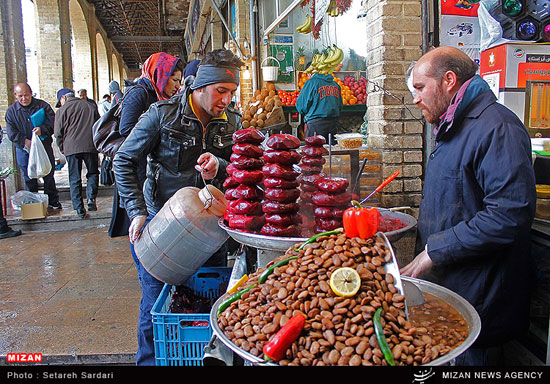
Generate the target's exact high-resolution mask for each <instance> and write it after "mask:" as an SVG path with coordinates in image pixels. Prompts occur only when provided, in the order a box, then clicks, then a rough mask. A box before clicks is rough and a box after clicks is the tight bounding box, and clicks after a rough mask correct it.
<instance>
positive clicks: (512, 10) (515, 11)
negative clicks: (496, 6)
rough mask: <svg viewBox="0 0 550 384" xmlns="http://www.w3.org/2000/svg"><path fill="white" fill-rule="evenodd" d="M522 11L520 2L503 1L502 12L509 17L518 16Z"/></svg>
mask: <svg viewBox="0 0 550 384" xmlns="http://www.w3.org/2000/svg"><path fill="white" fill-rule="evenodd" d="M521 11H523V3H522V2H521V1H520V0H504V3H503V4H502V12H503V13H504V14H505V15H507V16H511V17H515V16H517V15H519V14H520V13H521Z"/></svg>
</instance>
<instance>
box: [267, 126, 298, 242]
mask: <svg viewBox="0 0 550 384" xmlns="http://www.w3.org/2000/svg"><path fill="white" fill-rule="evenodd" d="M265 145H266V146H267V147H268V148H269V149H268V150H266V151H265V152H264V154H263V157H262V159H263V160H264V162H265V165H264V166H263V168H262V172H263V176H264V181H263V183H264V187H265V196H264V198H265V200H264V203H263V206H262V209H263V212H264V213H265V221H266V223H265V225H264V226H263V227H262V230H261V233H262V234H263V235H269V236H280V237H298V236H300V228H299V224H300V221H301V220H300V216H299V215H298V210H299V205H298V203H297V200H298V198H299V197H300V190H299V189H298V187H299V185H300V183H299V182H298V180H297V177H298V176H299V175H300V172H299V170H297V169H296V168H295V166H296V164H298V163H299V162H300V159H301V156H300V154H299V153H298V152H297V151H296V149H297V148H299V147H300V140H299V139H298V138H297V137H295V136H292V135H289V134H284V133H283V134H276V135H272V136H270V137H269V138H268V139H267V141H266V143H265Z"/></svg>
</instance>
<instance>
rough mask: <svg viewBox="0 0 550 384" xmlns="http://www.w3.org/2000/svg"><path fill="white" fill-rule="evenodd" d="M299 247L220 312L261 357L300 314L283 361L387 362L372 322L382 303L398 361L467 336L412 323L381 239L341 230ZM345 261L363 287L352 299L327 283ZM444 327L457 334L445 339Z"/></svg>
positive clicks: (424, 359)
mask: <svg viewBox="0 0 550 384" xmlns="http://www.w3.org/2000/svg"><path fill="white" fill-rule="evenodd" d="M297 246H298V245H297ZM297 246H296V247H291V248H290V249H289V250H287V252H286V253H285V255H283V256H281V258H280V259H284V258H287V257H291V256H297V259H295V260H291V261H290V262H289V263H288V264H286V265H283V266H281V267H277V268H275V269H274V271H273V273H272V274H271V275H269V277H268V278H267V280H266V281H265V282H264V283H262V284H258V277H259V275H260V274H261V272H262V271H263V269H262V268H261V269H259V270H258V271H256V272H255V273H254V274H251V276H250V278H249V279H248V280H247V281H246V283H245V284H243V286H241V289H245V288H247V287H250V286H252V285H253V284H258V286H256V287H254V288H252V289H250V290H249V291H248V292H245V293H244V294H243V295H242V296H241V298H240V299H239V300H237V301H235V302H233V303H232V304H231V305H230V306H228V307H227V308H226V309H225V310H224V311H223V312H221V313H220V314H219V316H218V324H219V327H220V329H221V330H222V332H223V333H224V335H225V336H226V337H227V338H228V339H230V340H231V342H233V343H234V344H235V345H236V346H238V347H239V348H241V349H242V350H244V351H246V352H248V353H250V354H252V355H254V356H258V357H260V358H262V357H263V353H262V348H263V346H264V345H265V344H266V343H267V342H268V340H269V339H270V337H272V336H273V335H274V334H275V333H276V332H277V331H278V330H279V329H280V328H281V327H282V326H284V325H285V324H286V322H287V321H288V320H289V319H290V318H292V316H294V315H295V314H296V313H301V314H303V315H304V316H305V317H306V325H305V327H304V329H303V331H302V333H301V335H300V336H299V337H298V339H297V340H296V341H295V342H294V343H293V344H292V346H291V348H289V349H288V350H287V352H286V358H285V359H283V360H281V361H279V364H280V365H310V366H323V365H351V366H359V365H387V362H386V360H385V359H384V355H383V353H382V351H381V349H380V347H379V345H378V341H377V339H376V335H375V331H374V326H373V316H374V313H375V312H376V310H377V309H378V308H380V307H382V309H383V315H382V318H381V323H382V326H383V328H384V334H385V336H386V339H387V342H388V345H389V347H390V348H391V351H392V354H393V357H394V360H395V364H396V365H420V364H426V363H429V362H430V361H432V360H434V359H437V358H438V357H440V356H442V355H445V354H447V353H449V351H451V350H452V349H453V348H455V347H456V346H458V345H459V344H460V343H461V342H462V341H464V339H466V337H467V336H468V331H467V329H466V327H464V328H463V332H462V333H458V332H456V331H455V330H454V329H453V328H448V329H447V330H445V329H443V330H438V335H439V337H437V338H435V337H432V336H433V333H432V330H430V329H429V325H428V326H419V327H415V326H413V325H412V324H411V322H409V321H408V320H407V317H406V314H405V302H404V299H405V298H404V296H403V295H401V294H400V293H399V292H398V290H397V289H396V287H395V285H394V278H393V276H392V275H391V274H389V273H386V272H385V271H384V264H385V263H387V262H391V260H392V256H391V252H390V250H389V249H387V247H386V246H385V244H384V242H383V240H382V239H381V238H379V237H374V238H370V239H366V240H362V239H359V238H353V239H350V238H347V237H346V236H345V235H344V234H340V235H331V236H323V237H320V238H318V239H317V241H315V242H313V243H311V244H307V245H306V246H305V247H304V248H303V249H301V250H300V251H296V250H295V249H296V248H297ZM278 260H279V259H278ZM278 260H275V261H278ZM275 261H274V262H275ZM270 264H271V263H270ZM270 264H268V265H267V266H266V268H267V267H269V266H270ZM340 267H351V268H354V269H355V270H356V271H357V272H358V273H359V276H360V277H361V288H360V289H359V292H358V293H357V294H356V295H354V296H352V297H347V298H345V297H340V296H336V295H335V294H334V293H333V291H332V289H331V288H330V285H329V281H330V276H331V273H332V272H333V271H335V270H336V269H337V268H340ZM446 331H448V332H449V333H452V337H450V338H446V337H445V332H446ZM430 335H432V336H430ZM449 340H452V341H453V342H449Z"/></svg>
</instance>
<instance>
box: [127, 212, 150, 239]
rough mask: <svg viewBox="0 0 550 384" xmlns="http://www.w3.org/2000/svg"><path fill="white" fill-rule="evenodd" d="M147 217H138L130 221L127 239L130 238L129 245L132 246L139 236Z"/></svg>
mask: <svg viewBox="0 0 550 384" xmlns="http://www.w3.org/2000/svg"><path fill="white" fill-rule="evenodd" d="M146 220H147V216H144V215H139V216H136V217H134V218H133V219H132V222H131V223H130V227H129V228H128V237H129V238H130V243H132V244H134V241H136V240H137V239H138V238H139V236H140V235H141V228H143V226H144V225H145V221H146Z"/></svg>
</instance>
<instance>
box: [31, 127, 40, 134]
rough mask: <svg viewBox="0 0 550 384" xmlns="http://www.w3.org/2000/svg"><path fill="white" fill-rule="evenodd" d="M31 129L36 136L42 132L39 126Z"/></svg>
mask: <svg viewBox="0 0 550 384" xmlns="http://www.w3.org/2000/svg"><path fill="white" fill-rule="evenodd" d="M32 131H33V132H34V133H36V134H37V135H38V136H40V135H41V134H42V129H41V128H40V127H35V128H34V129H33V130H32Z"/></svg>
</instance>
